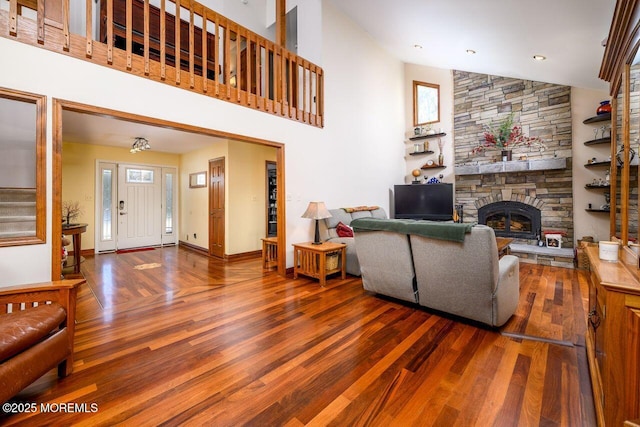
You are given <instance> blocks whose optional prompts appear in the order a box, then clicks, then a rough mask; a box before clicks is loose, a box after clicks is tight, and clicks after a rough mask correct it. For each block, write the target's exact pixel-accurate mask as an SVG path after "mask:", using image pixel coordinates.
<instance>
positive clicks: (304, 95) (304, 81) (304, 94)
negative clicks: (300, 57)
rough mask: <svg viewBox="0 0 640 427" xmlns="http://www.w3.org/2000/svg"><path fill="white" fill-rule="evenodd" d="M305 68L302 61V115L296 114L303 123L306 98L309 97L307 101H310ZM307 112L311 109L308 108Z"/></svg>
mask: <svg viewBox="0 0 640 427" xmlns="http://www.w3.org/2000/svg"><path fill="white" fill-rule="evenodd" d="M307 66H308V64H307V61H302V114H298V119H299V120H303V121H305V122H306V121H307V96H309V100H311V93H312V92H311V90H309V93H308V94H307V86H309V89H311V86H310V84H309V83H307ZM309 77H311V76H309ZM309 80H311V79H309ZM309 103H311V102H309ZM309 110H311V109H310V108H309Z"/></svg>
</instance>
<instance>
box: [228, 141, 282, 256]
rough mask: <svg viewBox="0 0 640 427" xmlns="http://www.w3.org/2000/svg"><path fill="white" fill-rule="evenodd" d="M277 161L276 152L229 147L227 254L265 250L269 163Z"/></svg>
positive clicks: (248, 146)
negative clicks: (267, 162) (263, 246)
mask: <svg viewBox="0 0 640 427" xmlns="http://www.w3.org/2000/svg"><path fill="white" fill-rule="evenodd" d="M267 160H270V161H275V160H276V149H275V148H273V147H267V146H262V145H256V144H249V143H244V142H233V143H231V144H229V160H228V163H227V164H228V170H229V174H228V175H227V176H228V180H227V183H228V189H227V200H228V203H227V215H228V216H227V229H226V231H227V233H226V235H227V237H226V239H227V241H226V250H227V251H226V253H228V254H239V253H244V252H251V251H256V250H259V249H261V248H262V242H261V241H260V239H261V238H262V237H266V227H267V223H266V215H267V213H266V206H267V201H266V195H267V190H266V188H267V181H266V177H267V173H266V161H267Z"/></svg>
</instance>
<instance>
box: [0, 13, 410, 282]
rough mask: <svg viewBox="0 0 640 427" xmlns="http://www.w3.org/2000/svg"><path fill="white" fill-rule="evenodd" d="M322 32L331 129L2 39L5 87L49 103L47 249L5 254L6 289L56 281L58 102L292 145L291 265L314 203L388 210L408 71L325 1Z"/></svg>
mask: <svg viewBox="0 0 640 427" xmlns="http://www.w3.org/2000/svg"><path fill="white" fill-rule="evenodd" d="M322 29H323V30H322V31H323V35H324V39H323V51H322V57H323V59H324V64H323V68H324V72H325V127H324V129H319V128H315V127H312V126H308V125H304V124H300V123H297V122H294V121H292V120H287V119H283V118H281V117H277V116H275V115H271V114H267V113H263V112H260V111H255V110H252V109H248V108H244V107H241V106H238V105H234V104H233V103H229V102H224V101H220V100H216V99H212V98H210V97H207V96H204V95H198V94H195V93H191V92H189V91H186V90H183V89H179V88H176V87H174V86H173V85H169V84H160V83H155V82H152V81H150V80H147V79H145V78H142V77H137V76H133V75H129V74H125V73H122V72H117V71H112V70H110V69H109V68H107V67H102V66H96V65H93V64H90V63H88V62H85V61H81V60H76V59H73V58H69V57H67V56H65V55H61V54H57V53H53V52H49V51H46V50H43V49H39V48H37V47H33V46H29V45H25V44H22V43H18V42H14V41H12V40H8V39H6V38H0V54H2V56H3V57H5V58H12V66H11V67H0V86H2V87H7V88H13V89H17V90H23V91H27V92H33V93H39V94H44V95H46V96H47V100H48V106H47V115H48V118H47V177H48V179H47V212H48V215H47V243H46V244H44V245H30V246H20V247H9V248H0V271H2V272H3V274H2V275H0V286H7V285H11V284H18V283H30V282H38V281H46V280H49V279H50V277H51V243H50V242H51V239H52V236H51V188H52V186H51V183H52V178H51V158H52V157H51V156H52V153H51V147H52V104H51V99H52V98H54V97H55V98H61V99H65V100H70V101H75V102H79V103H85V104H89V105H95V106H99V107H105V108H110V109H114V110H119V111H125V112H130V113H134V114H139V115H143V116H149V117H156V118H160V119H164V120H169V121H174V122H179V123H186V124H190V125H194V126H201V127H203V128H209V129H217V130H222V131H225V132H230V133H234V134H239V135H247V136H252V137H257V138H262V139H267V140H272V141H276V142H281V143H284V144H285V147H286V148H285V156H286V162H285V170H286V181H285V186H286V197H287V204H286V217H287V236H286V238H287V243H288V244H287V265H288V266H291V265H292V262H293V251H292V249H291V246H290V244H291V243H293V242H298V241H305V240H310V239H311V238H312V233H313V231H312V224H311V223H310V221H308V220H305V219H302V218H300V215H302V213H303V212H304V210H305V208H306V206H307V204H308V202H309V201H310V200H324V201H325V202H326V203H327V206H329V207H340V206H346V205H357V204H377V205H381V206H383V207H384V208H386V209H387V210H388V204H389V203H388V200H389V199H388V192H389V189H390V188H391V186H392V185H393V184H396V183H400V182H402V180H403V176H404V170H405V165H404V160H403V158H402V156H403V149H404V142H403V137H404V131H405V123H404V96H403V93H404V84H403V81H404V80H403V66H402V64H401V63H400V62H399V61H397V60H395V59H392V58H391V57H390V56H389V55H388V54H387V53H386V52H384V51H383V50H382V49H381V48H379V47H378V46H377V45H376V44H375V43H374V42H373V40H372V39H371V38H370V37H369V36H368V35H367V34H366V33H364V32H363V31H361V30H360V29H358V28H357V27H355V26H354V25H353V23H352V22H350V21H349V20H347V19H346V18H345V17H344V16H342V15H341V14H340V13H339V12H337V11H336V10H335V9H334V8H333V7H332V6H331V5H330V4H327V2H325V3H324V4H323V9H322ZM345 40H348V43H345ZM43 70H46V78H43V77H44V75H43Z"/></svg>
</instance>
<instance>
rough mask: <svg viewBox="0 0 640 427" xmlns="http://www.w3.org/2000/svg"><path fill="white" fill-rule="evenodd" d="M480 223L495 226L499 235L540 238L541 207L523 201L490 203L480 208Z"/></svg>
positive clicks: (494, 228)
mask: <svg viewBox="0 0 640 427" xmlns="http://www.w3.org/2000/svg"><path fill="white" fill-rule="evenodd" d="M478 223H480V224H485V225H487V226H489V227H491V228H493V230H494V231H495V233H496V236H498V237H514V238H518V239H538V238H539V236H540V230H541V218H540V209H538V208H535V207H533V206H531V205H527V204H526V203H521V202H511V201H509V202H495V203H490V204H488V205H484V206H482V207H481V208H480V209H478Z"/></svg>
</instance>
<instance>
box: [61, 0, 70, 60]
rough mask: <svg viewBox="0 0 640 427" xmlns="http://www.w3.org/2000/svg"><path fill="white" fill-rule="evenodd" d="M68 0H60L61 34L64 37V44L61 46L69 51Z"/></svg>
mask: <svg viewBox="0 0 640 427" xmlns="http://www.w3.org/2000/svg"><path fill="white" fill-rule="evenodd" d="M69 1H70V0H62V35H63V37H64V44H63V45H62V48H63V49H64V50H66V51H69V47H70V42H69V40H70V39H69Z"/></svg>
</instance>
